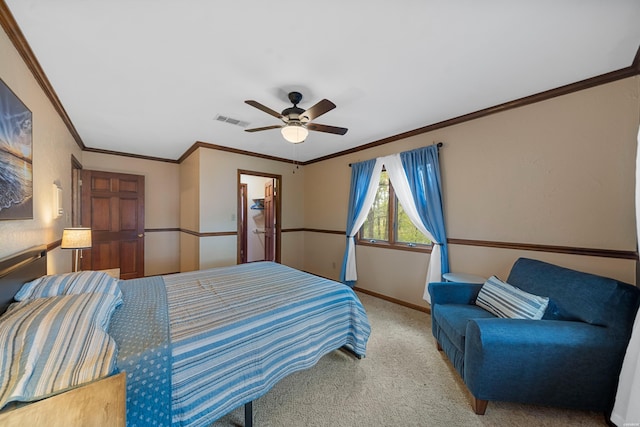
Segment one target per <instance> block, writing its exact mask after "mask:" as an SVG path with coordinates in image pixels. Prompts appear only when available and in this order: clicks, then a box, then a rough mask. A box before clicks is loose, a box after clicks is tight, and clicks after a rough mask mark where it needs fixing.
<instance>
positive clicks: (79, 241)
mask: <svg viewBox="0 0 640 427" xmlns="http://www.w3.org/2000/svg"><path fill="white" fill-rule="evenodd" d="M60 247H61V248H62V249H73V250H75V251H76V256H75V259H76V262H75V267H74V269H73V271H78V252H80V258H82V250H83V249H88V248H90V247H91V228H89V227H74V228H65V229H64V230H63V231H62V244H61V245H60Z"/></svg>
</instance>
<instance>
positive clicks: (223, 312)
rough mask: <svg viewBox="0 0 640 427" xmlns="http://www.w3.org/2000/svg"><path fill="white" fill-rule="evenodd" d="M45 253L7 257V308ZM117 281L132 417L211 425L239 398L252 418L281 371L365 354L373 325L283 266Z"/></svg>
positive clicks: (332, 287)
mask: <svg viewBox="0 0 640 427" xmlns="http://www.w3.org/2000/svg"><path fill="white" fill-rule="evenodd" d="M34 254H35V255H34ZM45 258H46V250H42V248H36V249H35V250H34V251H31V255H25V254H19V255H17V256H16V257H12V259H10V260H7V261H5V262H4V263H0V276H2V277H0V304H2V306H1V308H0V309H2V310H3V311H4V309H5V307H6V306H7V305H8V303H10V302H11V301H12V300H13V298H14V296H16V293H17V292H18V291H20V292H22V290H21V286H22V283H24V282H25V281H29V280H33V278H36V277H39V276H41V275H43V274H44V272H43V270H42V267H43V265H44V266H45V268H46V259H45ZM10 265H13V266H14V267H15V266H16V265H17V268H14V269H13V270H11V271H9V270H10V269H9V267H8V266H10ZM3 268H4V273H3ZM117 284H118V288H119V290H120V291H121V294H122V303H121V305H120V306H119V307H118V308H117V309H115V310H114V311H113V314H112V317H111V320H110V324H109V328H108V335H109V336H110V337H111V338H113V340H114V341H115V342H116V344H117V361H116V369H114V370H113V372H112V373H116V372H118V371H124V372H126V382H127V393H126V395H127V401H126V411H127V424H128V425H132V426H134V425H185V426H201V425H210V424H211V423H212V422H213V421H215V420H216V419H218V418H220V417H221V416H223V415H224V414H226V413H228V412H230V411H231V410H233V409H235V408H237V407H240V406H242V405H245V414H246V420H245V423H246V424H248V425H250V424H251V402H252V401H254V400H255V399H257V398H258V397H260V396H262V395H263V394H265V393H266V392H268V391H269V389H271V388H272V387H273V386H274V385H275V384H276V383H277V382H278V381H279V380H280V379H282V378H283V377H285V376H287V375H289V374H291V373H293V372H296V371H299V370H303V369H307V368H309V367H311V366H313V365H314V364H315V363H316V362H317V361H318V360H319V359H320V358H321V357H322V356H323V355H325V354H327V353H329V352H331V351H334V350H337V349H346V350H348V351H349V352H350V353H352V354H354V355H356V356H358V357H363V356H364V355H365V351H366V344H367V340H368V337H369V334H370V326H369V323H368V319H367V316H366V312H365V310H364V308H363V307H362V304H361V303H360V301H359V300H358V298H357V296H356V295H355V293H354V292H353V291H352V290H351V289H350V288H349V287H347V286H345V285H343V284H340V283H337V282H333V281H331V280H328V279H324V278H321V277H318V276H314V275H311V274H308V273H304V272H301V271H298V270H295V269H292V268H290V267H286V266H283V265H280V264H276V263H271V262H258V263H250V264H243V265H237V266H231V267H224V268H217V269H210V270H202V271H194V272H188V273H180V274H174V275H166V276H156V277H148V278H143V279H133V280H126V281H119V282H117Z"/></svg>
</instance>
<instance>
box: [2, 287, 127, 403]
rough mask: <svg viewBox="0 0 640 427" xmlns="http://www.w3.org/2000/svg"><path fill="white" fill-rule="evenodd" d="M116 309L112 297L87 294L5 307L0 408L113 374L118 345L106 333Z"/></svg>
mask: <svg viewBox="0 0 640 427" xmlns="http://www.w3.org/2000/svg"><path fill="white" fill-rule="evenodd" d="M116 306H117V301H116V297H115V296H113V295H107V294H99V293H88V294H76V295H61V296H55V297H48V298H37V299H32V300H28V301H26V302H21V303H15V304H13V305H12V306H11V307H9V309H8V310H7V311H6V312H5V313H4V314H3V315H2V317H0V348H1V349H2V351H0V408H2V407H4V406H5V405H6V404H7V403H9V402H13V401H21V402H29V401H33V400H39V399H42V398H45V397H47V396H49V395H52V394H55V393H58V392H61V391H64V390H66V389H68V388H70V387H74V386H77V385H80V384H83V383H86V382H89V381H93V380H95V379H98V378H100V377H103V376H106V375H109V374H111V373H113V372H114V370H115V368H116V354H117V347H116V343H115V341H114V340H113V339H112V338H111V337H110V336H109V334H108V333H107V329H108V327H109V322H110V320H111V315H112V314H113V312H114V311H115V309H116Z"/></svg>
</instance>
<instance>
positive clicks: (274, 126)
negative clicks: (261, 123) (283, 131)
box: [244, 125, 282, 132]
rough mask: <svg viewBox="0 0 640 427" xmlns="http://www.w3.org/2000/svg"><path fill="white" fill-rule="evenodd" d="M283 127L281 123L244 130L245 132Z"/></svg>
mask: <svg viewBox="0 0 640 427" xmlns="http://www.w3.org/2000/svg"><path fill="white" fill-rule="evenodd" d="M281 127H282V126H280V125H271V126H265V127H262V128H253V129H245V130H244V131H245V132H259V131H261V130H269V129H279V128H281Z"/></svg>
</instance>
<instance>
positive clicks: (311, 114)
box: [300, 99, 336, 121]
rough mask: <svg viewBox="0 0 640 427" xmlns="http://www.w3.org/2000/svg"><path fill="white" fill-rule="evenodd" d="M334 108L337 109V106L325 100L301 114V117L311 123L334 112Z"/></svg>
mask: <svg viewBox="0 0 640 427" xmlns="http://www.w3.org/2000/svg"><path fill="white" fill-rule="evenodd" d="M334 108H336V104H334V103H333V102H331V101H329V100H328V99H323V100H322V101H320V102H318V103H317V104H316V105H314V106H313V107H311V108H309V109H308V110H307V111H305V112H304V113H302V114H300V117H307V118H308V119H309V121H311V120H313V119H315V118H317V117H320V116H321V115H323V114H324V113H326V112H328V111H331V110H333V109H334Z"/></svg>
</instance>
